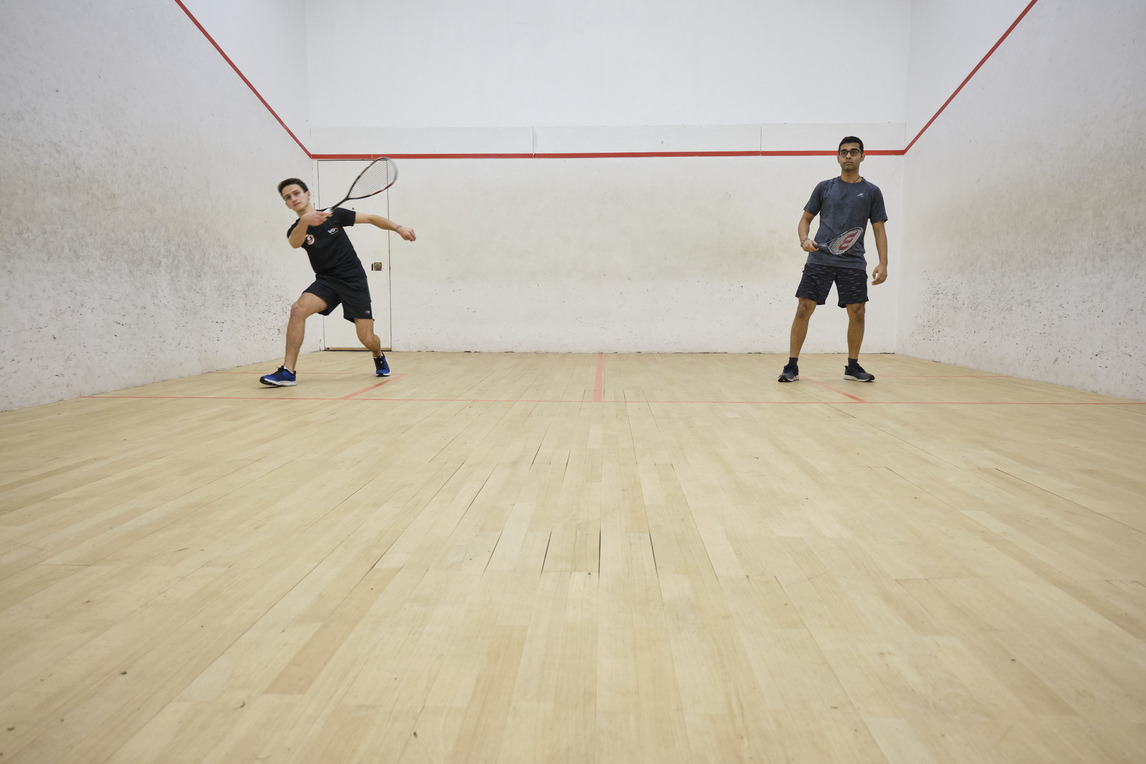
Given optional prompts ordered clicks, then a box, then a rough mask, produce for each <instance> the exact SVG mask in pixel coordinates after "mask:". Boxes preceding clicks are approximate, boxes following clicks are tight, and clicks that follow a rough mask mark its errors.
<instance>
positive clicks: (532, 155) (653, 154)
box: [175, 0, 1038, 160]
mask: <svg viewBox="0 0 1146 764" xmlns="http://www.w3.org/2000/svg"><path fill="white" fill-rule="evenodd" d="M1037 2H1038V0H1031V2H1030V3H1029V4H1028V5H1027V7H1026V8H1024V9H1023V12H1022V13H1020V14H1019V17H1018V18H1016V19H1015V21H1014V22H1013V23H1012V24H1011V26H1010V27H1008V28H1007V31H1006V32H1004V33H1003V36H1002V37H1000V38H999V40H998V42H996V43H995V44H994V45H993V46H992V47H991V49H990V50H989V51H987V55H985V56H983V58H982V59H981V60H980V61H979V63H978V64H977V65H976V66H975V68H974V69H972V70H971V73H970V74H968V75H967V76H966V77H965V78H964V79H963V82H961V83H960V84H959V87H957V88H955V92H954V93H952V94H951V96H950V97H949V98H948V99H947V100H946V101H944V102H943V105H942V106H940V107H939V111H937V112H935V114H934V115H933V116H932V117H931V119H929V120H928V121H927V124H925V125H924V126H923V128H922V129H921V130H920V131H919V132H918V133H917V134H916V136H915V137H914V138H912V139H911V142H910V143H908V144H907V146H905V147H904V148H902V149H870V150H868V151H866V152H865V153H867V154H872V155H877V156H878V155H884V156H904V155H905V154H907V152H908V151H909V150H910V149H911V147H912V146H914V145H915V142H916V141H918V140H919V138H920V137H921V136H922V135H923V134H924V133H925V132H927V128H929V127H931V124H932V123H933V122H934V121H935V120H936V119H938V118H939V115H940V114H942V113H943V111H944V109H946V108H947V106H948V104H950V103H951V102H952V101H953V100H955V96H957V95H959V91H961V90H962V89H963V87H964V86H965V85H966V84H967V83H968V82H970V81H971V78H972V77H974V76H975V74H976V73H977V72H978V71H979V69H980V68H982V66H983V64H985V63H986V62H987V59H989V58H990V57H991V56H992V55H993V54H994V52H995V51H996V50H998V48H999V46H1000V45H1002V44H1003V41H1004V40H1006V39H1007V37H1008V36H1010V34H1011V32H1013V31H1014V30H1015V27H1017V26H1018V25H1019V22H1020V21H1022V20H1023V18H1024V17H1025V16H1026V15H1027V13H1028V12H1029V11H1030V10H1031V8H1033V7H1034V5H1035V3H1037ZM175 4H176V5H178V6H179V7H180V8H181V9H183V12H184V13H185V14H187V18H189V19H191V22H192V23H193V24H195V26H196V28H198V30H199V31H200V32H202V33H203V36H204V37H206V38H207V41H208V42H210V43H211V45H212V46H213V47H214V48H215V50H217V51H219V55H220V56H222V57H223V60H224V61H226V62H227V64H228V65H229V66H230V67H231V68H232V69H233V70H234V71H235V74H237V75H239V79H241V80H242V81H243V82H244V84H246V86H247V87H248V88H250V89H251V92H252V93H254V94H255V97H256V98H258V99H259V102H260V103H262V105H263V106H265V107H266V109H267V111H269V112H270V113H271V116H273V117H274V118H275V120H276V121H277V122H278V123H279V124H280V125H282V128H283V129H284V130H286V131H287V134H288V135H289V136H290V137H291V138H292V139H293V140H294V142H295V143H297V144H298V146H299V148H301V149H302V150H303V153H305V154H306V155H307V157H309V158H310V159H318V160H369V159H377V158H378V157H380V156H384V155H383V154H312V153H311V151H310V149H308V148H307V147H306V146H304V145H303V144H302V141H300V140H299V139H298V136H296V135H295V134H294V133H293V132H292V131H291V129H290V128H289V127H287V125H286V123H285V122H283V120H282V118H281V117H279V115H278V113H276V112H275V110H274V109H272V108H271V105H270V104H269V103H267V101H266V99H265V98H263V97H262V95H261V94H260V93H259V91H258V90H257V89H256V88H255V86H254V85H252V84H251V82H250V80H248V79H247V78H246V76H245V75H244V74H243V73H242V72H241V71H240V70H239V67H237V66H235V62H234V61H232V60H231V58H230V57H229V56H228V55H227V54H226V53H225V52H224V51H223V49H222V48H221V47H219V44H218V43H217V42H215V39H214V38H213V37H211V35H210V34H209V33H208V32H207V30H206V29H204V28H203V25H202V24H200V23H199V20H198V19H196V18H195V16H194V15H193V14H192V13H191V11H189V10H188V9H187V6H185V5H184V4H183V2H182V0H175ZM834 155H835V152H834V151H823V150H815V151H764V150H750V151H602V152H525V153H493V154H386V155H385V156H389V157H390V158H392V159H619V158H627V159H647V158H657V157H756V156H761V157H805V156H834Z"/></svg>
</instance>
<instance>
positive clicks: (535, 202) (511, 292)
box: [328, 125, 902, 353]
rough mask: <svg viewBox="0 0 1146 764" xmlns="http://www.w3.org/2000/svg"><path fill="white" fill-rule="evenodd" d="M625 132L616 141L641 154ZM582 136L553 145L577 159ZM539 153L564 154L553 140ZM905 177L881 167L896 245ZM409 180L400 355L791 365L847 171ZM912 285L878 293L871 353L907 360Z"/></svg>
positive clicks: (551, 162)
mask: <svg viewBox="0 0 1146 764" xmlns="http://www.w3.org/2000/svg"><path fill="white" fill-rule="evenodd" d="M863 128H866V130H865V129H863ZM900 128H901V126H883V127H882V128H881V127H880V126H872V125H867V126H855V125H851V126H834V125H833V126H821V127H819V128H816V129H811V128H807V129H806V130H805V134H804V138H803V140H805V141H807V142H808V143H809V144H810V145H815V146H819V147H825V148H826V150H827V151H829V152H830V151H832V150H833V149H834V148H835V146H836V145H837V143H838V141H839V139H840V138H841V137H843V136H844V135H845V134H847V133H848V132H851V131H858V132H859V133H861V134H865V133H866V134H867V135H868V136H869V137H871V138H872V139H875V140H876V141H878V140H880V139H881V135H880V133H881V130H882V132H883V133H884V135H883V136H882V138H883V139H886V137H887V136H886V134H887V133H889V132H891V133H894V132H895V130H897V129H900ZM625 132H626V131H619V134H617V135H614V136H612V137H610V138H607V139H604V138H603V139H602V140H605V142H607V143H608V144H610V145H612V146H619V145H624V143H625V140H626V136H625ZM683 132H684V133H686V134H687V132H688V131H683ZM658 133H659V134H660V135H662V136H670V134H671V133H672V131H667V130H662V131H658ZM577 135H581V137H582V138H584V135H583V134H580V133H579V131H575V130H574V131H572V135H570V134H565V133H561V134H560V135H558V136H556V137H554V138H553V140H554V141H563V142H565V143H563V144H562V145H564V146H566V147H568V146H570V145H572V144H570V143H568V141H574V140H575V139H576V136H577ZM686 137H687V136H686ZM523 139H524V138H523ZM536 140H537V141H538V142H539V143H540V145H541V146H543V147H544V146H549V145H551V144H550V143H549V138H548V137H547V136H546V133H545V131H539V134H538V137H537V138H536ZM633 140H647V136H644V137H642V138H634V139H633ZM666 140H669V145H671V146H676V145H678V144H677V143H676V142H675V141H674V140H672V139H671V138H666ZM681 140H686V138H681ZM745 140H752V141H757V140H759V136H758V135H756V134H752V135H751V136H748V135H746V136H745ZM590 145H591V144H590ZM581 147H582V148H584V144H581ZM901 165H902V159H901V158H899V157H880V156H870V157H868V159H867V161H866V162H865V172H864V174H865V176H866V177H868V178H869V179H871V180H872V181H873V182H875V183H877V184H878V185H880V186H881V187H882V188H883V189H884V191H885V194H886V195H887V197H888V199H889V213H890V215H891V217H892V222H890V223H889V230H890V231H892V232H893V241H897V240H898V234H896V233H895V231H896V229H895V226H896V225H897V224H898V223H899V220H898V209H899V200H900V197H901V195H902V194H901V191H900V185H901V174H900V168H901ZM399 166H400V169H401V175H400V178H399V181H398V183H397V185H396V186H395V187H394V188H393V189H392V190H391V193H390V199H389V208H388V210H386V211H384V214H389V215H390V216H391V217H392V218H393V219H395V220H396V221H398V222H400V223H403V224H405V225H410V226H413V227H414V228H415V230H417V232H418V241H417V242H416V243H414V244H411V245H409V246H403V247H397V248H393V249H392V250H391V258H392V264H391V267H392V271H391V293H392V303H391V311H392V336H393V346H394V348H395V349H397V350H487V351H500V350H514V351H531V350H548V351H563V352H564V351H576V352H596V351H606V352H625V351H679V352H706V351H707V352H753V351H759V352H782V353H787V349H788V331H789V328H790V325H791V321H792V315H793V313H794V311H795V305H796V300H795V297H794V293H795V290H796V286H797V284H798V282H799V279H800V272H801V269H802V267H803V263H804V260H805V259H806V254H805V253H803V251H802V250H801V249H800V248H799V246H798V245H797V243H796V238H797V237H796V226H797V222H798V220H799V218H800V215H801V211H802V209H803V206H804V204H805V203H806V202H807V200H808V196H809V195H810V194H811V191H812V188H813V187H814V186H815V184H816V183H817V182H819V181H820V180H823V179H824V178H827V177H831V176H833V175H837V174H838V172H839V167H838V165H837V164H836V161H835V159H834V158H833V157H832V156H816V157H762V156H757V157H714V158H710V157H696V158H595V159H451V160H445V159H407V160H403V161H401V162H400V163H399ZM333 193H336V192H335V191H331V192H330V194H333ZM330 194H328V196H329V195H330ZM364 208H365V207H364ZM893 246H894V244H893ZM874 257H875V253H874V246H873V247H872V254H871V257H870V258H869V260H871V261H872V262H874ZM896 289H897V287H896V286H895V283H894V281H893V282H891V283H889V284H886V285H883V286H880V287H876V288H873V289H872V295H871V296H872V304H871V306H870V308H869V311H868V331H867V341H866V342H865V350H866V352H872V353H874V352H891V351H893V350H894V334H895V332H894V326H895V302H896V300H895V296H896ZM832 300H833V302H832V303H831V304H829V305H827V306H825V307H824V308H822V309H821V310H820V312H819V313H817V315H816V318H815V319H814V320H813V322H812V329H811V331H810V333H809V336H808V340H807V344H806V345H805V348H806V351H807V352H809V353H817V352H833V353H842V352H844V351H845V350H846V345H845V331H846V315H845V311H843V310H841V309H839V308H838V307H836V306H835V304H834V297H833V298H832Z"/></svg>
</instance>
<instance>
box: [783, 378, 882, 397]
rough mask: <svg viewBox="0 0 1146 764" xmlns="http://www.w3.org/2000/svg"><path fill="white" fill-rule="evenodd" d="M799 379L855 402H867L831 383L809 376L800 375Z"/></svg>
mask: <svg viewBox="0 0 1146 764" xmlns="http://www.w3.org/2000/svg"><path fill="white" fill-rule="evenodd" d="M800 379H801V381H804V380H806V381H808V382H811V383H812V384H814V385H819V386H820V387H822V388H824V389H825V390H831V391H832V392H833V393H835V394H836V395H842V396H844V397H845V398H851V399H852V400H853V401H855V402H856V403H867V401H865V400H864V399H863V398H859V397H857V396H855V395H849V394H848V393H845V392H844V391H843V390H837V389H836V388H834V387H832V386H831V385H829V384H827V383H826V382H820V381H819V380H815V379H812V378H811V377H800Z"/></svg>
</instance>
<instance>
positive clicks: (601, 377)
mask: <svg viewBox="0 0 1146 764" xmlns="http://www.w3.org/2000/svg"><path fill="white" fill-rule="evenodd" d="M604 393H605V354H604V353H598V354H597V384H596V385H595V386H594V387H593V402H594V403H600V402H601V398H602V396H603V395H604Z"/></svg>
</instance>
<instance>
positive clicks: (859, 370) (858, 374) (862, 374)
mask: <svg viewBox="0 0 1146 764" xmlns="http://www.w3.org/2000/svg"><path fill="white" fill-rule="evenodd" d="M844 379H850V380H851V381H852V382H874V381H875V375H874V374H868V373H867V372H866V371H864V370H863V367H862V366H860V365H859V364H858V363H857V364H850V365H848V366H845V367H844Z"/></svg>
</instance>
